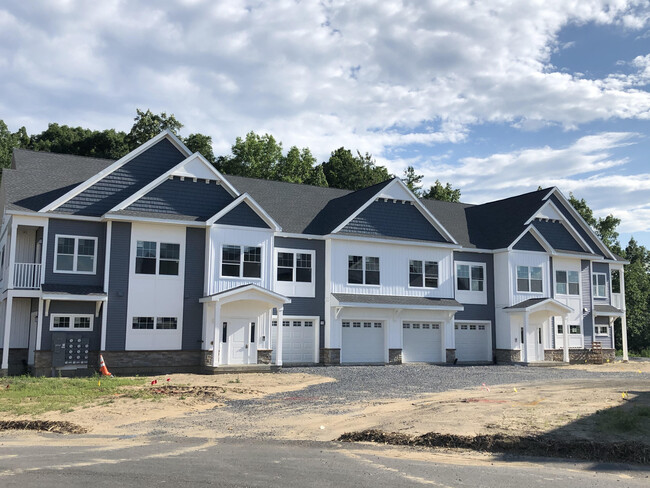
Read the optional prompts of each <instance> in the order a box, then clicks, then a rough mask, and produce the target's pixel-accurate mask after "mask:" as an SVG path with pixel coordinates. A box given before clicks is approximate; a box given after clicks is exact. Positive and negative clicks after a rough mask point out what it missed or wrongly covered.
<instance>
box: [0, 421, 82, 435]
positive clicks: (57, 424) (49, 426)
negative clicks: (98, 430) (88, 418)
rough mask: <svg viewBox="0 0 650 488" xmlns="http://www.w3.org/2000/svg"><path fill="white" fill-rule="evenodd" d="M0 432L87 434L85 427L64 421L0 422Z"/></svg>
mask: <svg viewBox="0 0 650 488" xmlns="http://www.w3.org/2000/svg"><path fill="white" fill-rule="evenodd" d="M0 430H35V431H37V432H53V433H56V434H85V433H86V432H88V431H87V430H86V429H84V428H83V427H81V426H79V425H76V424H73V423H72V422H66V421H62V420H0Z"/></svg>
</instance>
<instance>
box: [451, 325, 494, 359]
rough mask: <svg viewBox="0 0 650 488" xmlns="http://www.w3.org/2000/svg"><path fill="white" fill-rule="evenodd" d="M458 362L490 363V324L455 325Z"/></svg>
mask: <svg viewBox="0 0 650 488" xmlns="http://www.w3.org/2000/svg"><path fill="white" fill-rule="evenodd" d="M454 330H455V334H456V358H457V359H458V361H490V359H491V356H492V351H491V350H490V326H489V325H488V324H462V323H459V324H454Z"/></svg>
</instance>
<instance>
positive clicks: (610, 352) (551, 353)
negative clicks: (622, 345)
mask: <svg viewBox="0 0 650 488" xmlns="http://www.w3.org/2000/svg"><path fill="white" fill-rule="evenodd" d="M602 358H603V362H604V363H606V362H607V361H608V360H609V361H610V362H613V361H615V360H616V350H615V349H603V356H602ZM563 359H564V351H563V350H562V349H545V350H544V361H554V362H562V361H563ZM569 363H582V364H584V363H589V364H600V354H599V353H597V352H595V351H594V350H593V349H569Z"/></svg>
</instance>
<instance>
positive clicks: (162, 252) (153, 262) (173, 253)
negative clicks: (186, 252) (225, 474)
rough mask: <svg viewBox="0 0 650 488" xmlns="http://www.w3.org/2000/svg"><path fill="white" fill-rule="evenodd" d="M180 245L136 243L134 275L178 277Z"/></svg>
mask: <svg viewBox="0 0 650 488" xmlns="http://www.w3.org/2000/svg"><path fill="white" fill-rule="evenodd" d="M180 253H181V246H180V244H173V243H168V242H161V243H158V242H155V241H137V243H136V249H135V272H136V274H150V275H155V274H156V272H157V273H158V274H159V275H167V276H178V269H179V263H180Z"/></svg>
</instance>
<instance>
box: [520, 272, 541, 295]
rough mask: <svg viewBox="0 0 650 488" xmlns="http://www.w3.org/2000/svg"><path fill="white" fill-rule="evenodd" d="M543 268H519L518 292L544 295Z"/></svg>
mask: <svg viewBox="0 0 650 488" xmlns="http://www.w3.org/2000/svg"><path fill="white" fill-rule="evenodd" d="M542 281H543V280H542V268H541V267H540V266H517V291H518V292H524V293H527V292H530V293H542V292H543V285H542Z"/></svg>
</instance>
